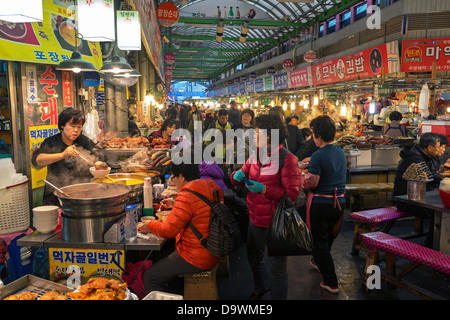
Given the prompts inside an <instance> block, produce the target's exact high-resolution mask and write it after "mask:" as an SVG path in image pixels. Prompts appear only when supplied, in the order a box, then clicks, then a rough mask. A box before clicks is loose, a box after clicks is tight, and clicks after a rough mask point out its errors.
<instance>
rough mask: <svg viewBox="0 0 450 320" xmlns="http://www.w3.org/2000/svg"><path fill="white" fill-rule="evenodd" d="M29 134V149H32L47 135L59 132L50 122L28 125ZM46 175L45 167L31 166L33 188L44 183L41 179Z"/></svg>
mask: <svg viewBox="0 0 450 320" xmlns="http://www.w3.org/2000/svg"><path fill="white" fill-rule="evenodd" d="M29 129H30V130H29V134H30V137H29V138H30V149H31V154H33V151H34V150H36V149H38V148H39V147H40V146H41V143H42V142H43V141H44V140H45V139H46V138H48V137H51V136H53V135H55V134H57V133H58V132H59V129H58V125H57V124H52V125H48V126H35V127H29ZM46 177H47V167H44V168H42V169H39V170H38V169H36V168H35V167H33V166H31V186H32V188H33V189H35V188H38V187H43V186H44V185H45V183H44V182H43V181H42V180H44V179H45V178H46Z"/></svg>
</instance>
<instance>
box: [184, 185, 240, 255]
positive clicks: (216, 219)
mask: <svg viewBox="0 0 450 320" xmlns="http://www.w3.org/2000/svg"><path fill="white" fill-rule="evenodd" d="M186 191H188V192H190V193H192V194H195V195H196V196H197V197H199V198H200V199H202V200H203V201H204V202H205V203H206V204H207V205H209V206H210V207H211V220H210V221H209V237H208V238H205V237H204V236H203V235H202V234H201V233H200V231H198V230H197V228H196V227H195V226H194V225H193V224H192V222H189V225H188V226H189V228H190V229H191V230H192V232H193V233H194V234H195V236H196V237H197V238H198V240H200V243H201V244H202V246H204V247H205V248H206V249H208V251H209V253H211V254H212V255H213V256H216V257H225V256H227V255H229V254H231V253H233V252H235V251H236V250H238V249H239V247H240V246H241V243H242V239H241V233H240V231H239V226H238V222H237V221H236V219H235V218H234V216H233V213H232V212H231V211H230V209H228V207H227V206H226V205H224V204H223V203H221V202H220V197H219V191H218V190H215V191H214V200H215V201H214V203H212V202H211V201H209V200H208V199H207V198H206V197H205V196H204V195H202V194H200V193H198V192H195V191H192V190H186Z"/></svg>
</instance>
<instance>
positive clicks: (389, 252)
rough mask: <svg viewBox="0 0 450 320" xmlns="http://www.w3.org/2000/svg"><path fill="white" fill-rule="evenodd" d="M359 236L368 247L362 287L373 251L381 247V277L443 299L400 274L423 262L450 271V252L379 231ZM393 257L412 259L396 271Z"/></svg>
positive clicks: (373, 257)
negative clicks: (383, 258)
mask: <svg viewBox="0 0 450 320" xmlns="http://www.w3.org/2000/svg"><path fill="white" fill-rule="evenodd" d="M359 238H360V240H361V241H362V242H364V243H365V245H366V247H367V249H368V250H369V251H368V254H367V259H366V266H365V270H364V271H365V272H364V281H363V286H364V287H365V288H366V290H368V288H367V279H368V275H367V272H366V271H367V268H368V267H369V266H371V265H375V264H376V253H378V252H380V251H384V252H385V253H386V274H381V280H384V281H387V282H388V283H391V284H393V285H396V286H398V287H401V288H403V289H406V290H408V291H410V292H412V293H414V294H416V295H418V296H420V297H422V298H424V299H443V298H442V297H440V296H438V295H436V294H434V293H431V292H429V291H427V290H424V289H422V288H419V287H417V286H416V285H414V284H411V283H409V282H406V281H404V280H402V278H403V277H404V276H406V275H407V274H409V273H410V272H411V271H413V270H415V269H416V268H418V267H420V266H427V267H430V268H432V269H434V270H436V271H437V272H440V273H443V274H447V275H450V256H448V255H446V254H444V253H442V252H439V251H436V250H433V249H430V248H426V247H424V246H421V245H419V244H416V243H413V242H411V241H407V240H404V239H400V238H397V237H395V236H392V235H389V234H386V233H384V232H381V231H376V232H371V233H364V234H361V235H360V236H359ZM396 257H400V258H403V259H408V260H410V261H412V265H411V266H410V267H408V268H406V269H405V270H404V271H403V272H401V273H400V274H398V275H397V270H396V269H397V268H396Z"/></svg>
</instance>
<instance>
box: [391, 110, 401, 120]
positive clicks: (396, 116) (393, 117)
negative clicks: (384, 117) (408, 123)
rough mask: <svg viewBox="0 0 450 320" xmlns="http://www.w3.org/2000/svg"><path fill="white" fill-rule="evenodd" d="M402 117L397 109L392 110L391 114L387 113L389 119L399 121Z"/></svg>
mask: <svg viewBox="0 0 450 320" xmlns="http://www.w3.org/2000/svg"><path fill="white" fill-rule="evenodd" d="M402 119H403V116H402V114H401V113H400V112H398V111H392V112H391V114H390V115H389V120H391V121H400V120H402Z"/></svg>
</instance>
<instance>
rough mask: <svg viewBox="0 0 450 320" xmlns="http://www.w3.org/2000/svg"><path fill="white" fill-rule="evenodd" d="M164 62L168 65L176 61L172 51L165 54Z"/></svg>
mask: <svg viewBox="0 0 450 320" xmlns="http://www.w3.org/2000/svg"><path fill="white" fill-rule="evenodd" d="M164 62H165V63H166V64H168V65H172V64H174V62H175V55H174V54H173V53H172V52H168V53H166V54H165V55H164Z"/></svg>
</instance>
